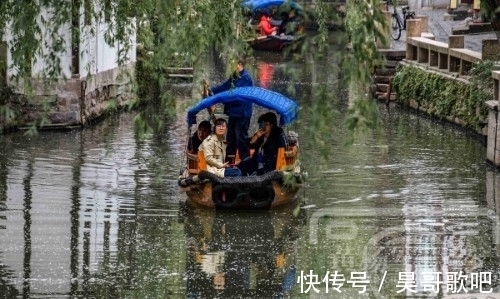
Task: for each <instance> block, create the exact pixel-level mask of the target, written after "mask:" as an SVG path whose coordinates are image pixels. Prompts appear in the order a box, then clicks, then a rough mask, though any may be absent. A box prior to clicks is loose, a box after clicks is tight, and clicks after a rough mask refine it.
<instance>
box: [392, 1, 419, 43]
mask: <svg viewBox="0 0 500 299" xmlns="http://www.w3.org/2000/svg"><path fill="white" fill-rule="evenodd" d="M401 12H402V13H403V18H404V22H403V18H402V17H401V15H400V14H399V13H398V11H397V9H396V7H394V12H393V13H392V22H391V37H392V39H394V40H399V39H400V38H401V31H403V30H406V20H409V19H414V18H415V12H414V11H410V7H409V6H403V7H401Z"/></svg>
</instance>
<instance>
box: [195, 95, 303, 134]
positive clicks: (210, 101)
mask: <svg viewBox="0 0 500 299" xmlns="http://www.w3.org/2000/svg"><path fill="white" fill-rule="evenodd" d="M232 101H246V102H252V103H254V104H256V105H259V106H262V107H264V108H268V109H272V110H274V111H276V112H277V113H278V114H279V115H280V126H283V125H287V124H290V123H292V122H293V121H294V120H295V119H297V116H298V111H299V106H298V105H297V103H296V102H295V101H294V100H292V99H289V98H287V97H285V96H284V95H282V94H280V93H277V92H275V91H271V90H268V89H264V88H260V87H255V86H253V87H237V88H233V89H230V90H227V91H224V92H221V93H218V94H216V95H213V96H210V97H207V98H204V99H203V100H201V101H200V102H198V104H196V105H195V106H193V107H191V108H189V110H188V115H187V123H188V126H191V125H192V124H195V123H196V114H198V112H200V111H202V110H203V109H206V108H208V107H211V106H213V105H215V104H218V103H228V102H232Z"/></svg>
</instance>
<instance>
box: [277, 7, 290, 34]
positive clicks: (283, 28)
mask: <svg viewBox="0 0 500 299" xmlns="http://www.w3.org/2000/svg"><path fill="white" fill-rule="evenodd" d="M287 26H288V13H286V12H282V13H281V24H280V26H279V30H278V33H279V34H280V35H285V34H286V27H287Z"/></svg>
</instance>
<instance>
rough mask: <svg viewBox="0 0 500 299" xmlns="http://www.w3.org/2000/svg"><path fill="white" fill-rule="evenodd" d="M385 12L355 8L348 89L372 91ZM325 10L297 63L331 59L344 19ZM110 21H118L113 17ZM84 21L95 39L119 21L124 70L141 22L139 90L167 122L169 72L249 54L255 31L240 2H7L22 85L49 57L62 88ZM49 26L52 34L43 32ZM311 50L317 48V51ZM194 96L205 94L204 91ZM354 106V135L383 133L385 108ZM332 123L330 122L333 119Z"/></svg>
mask: <svg viewBox="0 0 500 299" xmlns="http://www.w3.org/2000/svg"><path fill="white" fill-rule="evenodd" d="M379 7H380V5H379V3H378V1H377V0H373V1H372V2H367V1H360V0H351V1H348V2H347V17H346V22H345V26H346V29H347V30H346V33H347V35H345V36H346V37H348V39H349V42H350V45H351V46H350V51H349V52H348V54H347V55H345V56H344V57H343V59H345V60H346V61H348V63H344V64H342V66H341V67H342V68H343V69H342V71H341V72H340V73H345V74H346V75H345V76H344V79H345V80H346V81H345V82H354V84H356V86H358V87H360V88H364V87H365V86H366V84H367V83H368V82H369V80H370V75H371V72H372V70H373V68H374V66H375V65H376V64H378V63H380V61H381V59H380V56H379V54H378V52H377V50H376V45H375V41H376V40H381V41H382V42H387V38H386V35H384V34H383V31H384V28H386V27H385V26H386V25H385V20H384V18H383V16H382V14H381V13H380V10H379ZM325 8H326V1H325V0H318V1H316V6H315V9H314V11H312V12H310V15H311V16H312V17H313V18H315V21H316V23H317V24H318V27H319V29H318V34H317V35H316V36H315V37H314V39H315V42H314V43H306V44H305V45H304V48H303V49H302V51H301V52H300V53H298V54H295V55H296V58H297V59H301V60H303V59H304V57H306V55H307V56H308V58H309V59H316V58H318V57H327V56H328V55H330V54H331V53H330V52H329V48H330V47H331V45H330V44H329V42H328V34H327V30H328V29H327V23H328V22H329V21H331V20H332V19H334V18H337V17H338V15H337V14H336V13H335V12H334V11H329V10H328V9H325ZM43 9H47V11H48V13H46V14H41V12H42V11H43ZM110 15H111V16H113V17H112V18H109V16H110ZM81 17H83V19H84V20H85V24H86V25H85V26H87V27H88V28H87V29H89V32H90V33H91V34H95V32H94V31H93V29H92V26H91V25H88V24H92V20H96V19H100V20H102V19H109V20H111V21H112V22H111V25H110V26H109V28H108V30H107V32H106V34H105V37H106V41H107V42H109V43H112V42H115V41H119V42H120V44H123V45H125V47H123V49H122V51H121V52H120V59H119V63H124V62H125V61H126V53H127V49H128V47H129V46H130V45H128V38H127V34H128V33H129V32H130V30H133V28H134V27H133V26H132V27H131V26H129V25H130V22H131V20H135V21H136V24H137V26H136V28H138V33H139V42H140V43H141V47H140V50H139V53H140V58H139V61H138V68H139V70H138V72H139V78H138V82H139V89H138V91H139V93H141V92H142V93H143V95H145V97H144V98H146V96H147V95H149V96H151V95H153V98H155V99H154V100H156V102H155V103H154V105H155V106H156V109H155V110H157V111H162V112H163V114H164V115H167V116H168V115H171V114H172V113H174V112H175V109H174V106H175V100H174V97H173V96H172V94H171V93H169V92H168V91H166V92H165V90H163V87H164V86H165V82H166V81H167V75H166V68H167V67H168V66H173V65H175V64H182V63H185V64H190V65H194V66H195V67H196V66H197V65H200V63H201V62H200V61H201V60H202V59H203V58H204V56H203V55H199V54H200V53H214V52H215V53H225V54H227V55H226V57H225V58H227V61H230V60H231V59H232V58H233V57H235V56H236V55H238V54H241V53H245V52H247V51H249V49H248V47H247V45H246V44H245V43H244V41H243V40H242V39H239V37H240V36H242V35H244V34H245V30H247V29H246V28H245V26H244V16H243V11H242V9H241V1H240V0H217V1H214V0H187V1H180V0H163V1H159V0H39V1H31V0H29V1H28V0H19V1H17V0H4V1H0V37H1V39H2V40H5V39H6V33H7V32H8V31H9V32H10V34H11V35H12V40H11V41H12V42H11V54H12V60H13V68H14V69H15V70H16V71H17V73H16V76H15V78H14V79H16V80H18V81H19V82H22V81H21V80H20V79H23V78H29V77H30V76H31V66H32V64H33V62H34V61H35V60H36V59H38V58H39V57H43V59H45V61H47V62H48V63H46V68H45V69H44V71H43V74H41V75H42V77H43V78H44V79H46V81H47V82H48V83H50V82H55V81H57V80H58V79H59V78H60V76H61V65H60V63H61V61H60V60H59V58H58V57H59V55H57V54H58V53H61V52H62V51H64V49H65V46H66V45H65V44H64V43H65V42H64V39H62V37H61V33H64V32H67V31H68V30H69V28H71V26H70V25H71V24H72V22H73V23H75V21H74V20H75V19H80V18H81ZM130 17H135V19H131V18H130ZM42 27H43V28H47V30H46V31H42ZM7 29H9V30H7ZM80 34H81V33H80V31H79V30H78V28H75V27H73V31H72V37H73V40H78V37H79V36H80ZM311 47H315V49H314V51H312V49H311ZM342 53H343V52H342ZM338 55H340V54H338ZM342 55H343V54H342ZM331 67H332V68H338V66H331ZM141 68H142V69H141ZM332 71H334V70H332ZM140 76H144V77H143V78H141V77H140ZM26 82H29V80H25V81H24V83H25V84H26ZM152 82H155V85H156V86H157V88H158V89H159V90H161V91H162V92H158V93H156V94H155V93H151V89H150V88H149V86H148V85H151V83H152ZM321 83H323V82H320V84H321ZM196 87H197V86H196ZM28 90H29V88H28ZM315 92H316V97H315V98H317V99H320V100H319V101H314V103H313V106H317V107H316V108H314V107H313V109H312V110H315V111H321V112H322V113H323V114H324V113H325V111H328V109H321V108H324V107H329V105H331V103H332V102H333V101H335V100H336V98H335V95H334V94H332V93H331V92H328V88H326V87H321V86H320V87H319V88H317V89H316V90H315ZM194 93H196V94H199V93H198V92H197V91H194ZM151 100H153V99H151ZM351 100H352V99H351ZM353 103H354V104H353V105H352V106H351V107H352V108H351V112H350V115H349V121H348V124H349V127H350V128H351V129H352V130H357V129H360V128H374V127H377V124H378V120H377V118H378V112H377V110H376V109H377V108H376V105H373V102H372V101H370V100H369V98H368V96H367V95H365V93H364V92H360V93H359V95H357V96H356V99H354V100H353ZM330 116H331V115H323V117H326V118H327V117H330ZM147 117H148V115H146V114H144V113H142V114H141V113H139V114H138V116H137V118H136V120H137V124H138V128H139V129H140V131H141V132H143V133H144V132H150V131H151V130H152V129H155V128H160V127H161V126H162V123H163V120H162V119H157V120H155V121H153V122H151V120H149V121H148V122H146V121H145V119H146V118H147ZM316 125H317V126H320V127H316V128H312V129H311V131H312V132H316V134H315V135H316V137H317V138H316V140H320V139H321V131H322V128H321V126H323V127H326V126H327V125H328V122H327V121H318V122H317V124H316Z"/></svg>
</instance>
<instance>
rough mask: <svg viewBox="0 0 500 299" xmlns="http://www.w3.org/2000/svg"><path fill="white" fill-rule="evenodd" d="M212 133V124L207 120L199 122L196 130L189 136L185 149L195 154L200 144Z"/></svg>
mask: <svg viewBox="0 0 500 299" xmlns="http://www.w3.org/2000/svg"><path fill="white" fill-rule="evenodd" d="M211 133H212V125H211V124H210V122H209V121H208V120H204V121H202V122H200V124H199V125H198V130H196V132H194V133H193V135H192V136H191V137H190V138H189V142H188V146H187V150H188V153H190V154H197V153H198V147H199V146H200V144H201V143H202V142H203V140H205V138H207V137H208V136H209V135H210V134H211Z"/></svg>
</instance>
